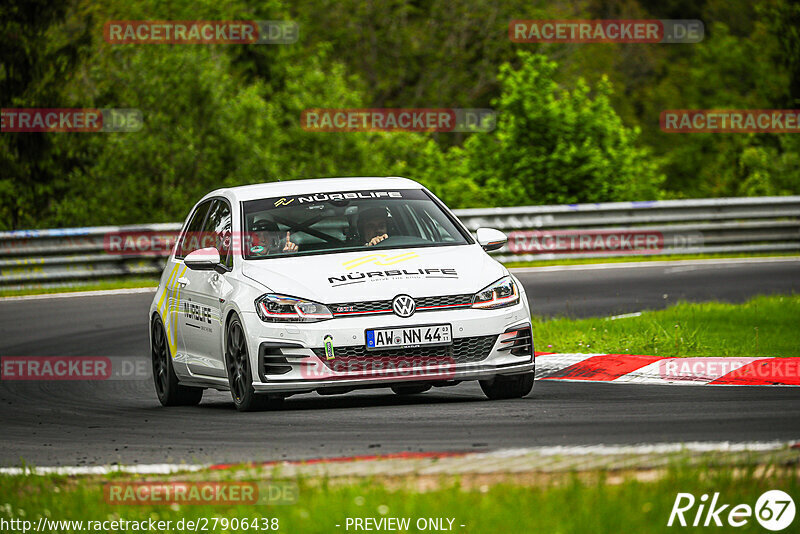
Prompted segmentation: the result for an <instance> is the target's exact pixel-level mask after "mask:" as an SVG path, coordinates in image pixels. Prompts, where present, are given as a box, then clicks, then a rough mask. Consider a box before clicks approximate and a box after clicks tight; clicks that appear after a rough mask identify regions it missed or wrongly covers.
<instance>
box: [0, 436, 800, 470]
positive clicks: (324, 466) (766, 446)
mask: <svg viewBox="0 0 800 534" xmlns="http://www.w3.org/2000/svg"><path fill="white" fill-rule="evenodd" d="M797 447H798V441H797V440H794V441H750V442H730V441H718V442H713V441H712V442H706V441H692V442H686V443H679V442H676V443H652V444H646V443H640V444H634V445H603V444H600V445H556V446H543V447H524V448H516V449H499V450H496V451H490V452H478V453H466V454H464V455H463V456H445V457H442V458H436V457H430V458H410V459H402V458H401V459H398V458H391V457H389V458H376V459H369V460H358V459H354V460H352V461H350V462H342V461H341V460H340V459H337V458H330V459H329V460H330V461H329V462H316V463H314V464H307V465H305V464H303V463H302V462H282V463H283V464H285V465H287V466H293V467H294V468H296V469H297V470H299V471H298V473H300V471H303V472H304V473H306V474H308V470H309V469H310V470H313V471H315V472H317V474H321V475H324V474H325V473H327V472H328V468H332V469H333V470H337V469H339V470H341V469H344V470H345V471H346V472H347V473H348V474H349V475H352V474H353V473H354V471H353V467H355V466H357V465H358V466H366V465H376V464H375V462H384V463H386V464H387V465H386V468H385V469H383V468H381V472H382V473H383V474H392V473H393V472H395V471H398V470H399V471H398V472H403V473H407V474H413V473H416V472H417V470H418V469H423V468H425V467H426V466H429V465H432V464H437V465H438V464H439V463H446V464H447V466H448V469H452V472H453V473H458V472H461V471H463V470H465V469H467V470H470V469H476V468H481V470H482V471H483V469H482V467H483V466H486V467H487V469H488V471H487V472H493V471H502V470H503V469H504V467H503V466H504V463H503V460H511V459H514V458H519V457H524V456H565V457H575V456H588V455H596V456H618V455H661V454H674V453H681V452H691V453H706V452H768V451H778V450H784V449H789V448H797ZM390 464H391V465H390ZM490 464H492V465H490ZM341 466H344V467H341ZM209 467H211V465H210V464H196V465H190V464H153V465H113V466H58V467H24V468H23V467H2V468H0V475H49V474H59V475H105V474H108V473H131V474H154V475H165V474H173V473H178V472H182V471H183V472H186V471H191V472H196V471H202V470H204V469H207V468H209ZM368 471H369V473H372V474H374V469H372V470H368ZM365 473H366V472H365Z"/></svg>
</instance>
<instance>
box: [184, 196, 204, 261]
mask: <svg viewBox="0 0 800 534" xmlns="http://www.w3.org/2000/svg"><path fill="white" fill-rule="evenodd" d="M210 207H211V201H210V200H206V201H205V202H203V203H202V204H200V205H199V206H197V209H195V210H194V213H193V214H192V218H191V219H189V224H187V225H186V230H184V232H183V234H182V235H181V239H180V242H179V243H178V248H177V250H176V251H175V258H178V259H183V258H184V257H186V255H187V254H189V253H190V252H194V251H195V250H198V249H201V248H203V239H202V236H201V230H202V229H203V222H205V220H206V214H208V208H210Z"/></svg>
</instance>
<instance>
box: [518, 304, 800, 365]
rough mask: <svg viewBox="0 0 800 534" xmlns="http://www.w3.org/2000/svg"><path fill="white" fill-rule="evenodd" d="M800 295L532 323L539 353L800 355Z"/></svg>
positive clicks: (682, 305) (535, 321) (688, 305)
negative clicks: (617, 315)
mask: <svg viewBox="0 0 800 534" xmlns="http://www.w3.org/2000/svg"><path fill="white" fill-rule="evenodd" d="M798 321H800V295H789V296H785V295H773V296H761V297H756V298H754V299H752V300H750V301H748V302H746V303H744V304H726V303H720V302H706V303H699V304H694V303H679V304H676V305H675V306H672V307H670V308H667V309H666V310H660V311H649V312H642V315H641V316H638V317H626V318H620V319H616V320H610V319H608V318H595V319H578V320H571V319H550V320H548V319H536V318H534V322H533V337H534V341H535V342H536V350H539V351H542V352H586V353H592V352H601V353H606V354H649V355H652V356H765V357H784V356H800V328H798Z"/></svg>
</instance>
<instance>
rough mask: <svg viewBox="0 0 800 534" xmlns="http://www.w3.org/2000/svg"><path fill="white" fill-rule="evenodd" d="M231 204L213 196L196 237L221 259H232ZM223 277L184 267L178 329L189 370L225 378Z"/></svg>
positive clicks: (228, 262) (222, 260)
mask: <svg viewBox="0 0 800 534" xmlns="http://www.w3.org/2000/svg"><path fill="white" fill-rule="evenodd" d="M231 238H232V218H231V207H230V204H229V203H228V201H227V200H225V199H221V198H219V199H214V200H213V202H212V204H211V207H210V209H209V211H208V215H207V216H206V219H205V222H204V224H203V227H202V229H201V231H200V235H199V236H198V239H197V241H198V243H199V244H200V246H201V248H206V247H214V248H216V249H217V251H218V252H219V255H220V262H221V263H222V264H223V265H227V266H228V269H230V267H231V266H232V265H231V262H232V259H233V258H232V251H231V241H232V239H231ZM223 276H224V275H222V274H219V273H218V272H216V271H193V270H191V269H187V270H186V272H185V274H184V275H183V276H182V277H181V278H179V279H178V285H179V287H180V290H181V296H180V300H181V313H180V314H179V315H180V326H179V327H180V331H181V334H182V335H181V339H182V340H183V349H184V351H185V354H186V362H187V365H188V368H189V371H190V372H191V373H192V374H195V375H205V376H213V377H219V378H224V377H225V376H227V375H226V373H225V366H224V363H223V358H222V334H221V332H222V323H221V321H222V318H221V306H220V293H221V289H222V286H223V282H224V280H223Z"/></svg>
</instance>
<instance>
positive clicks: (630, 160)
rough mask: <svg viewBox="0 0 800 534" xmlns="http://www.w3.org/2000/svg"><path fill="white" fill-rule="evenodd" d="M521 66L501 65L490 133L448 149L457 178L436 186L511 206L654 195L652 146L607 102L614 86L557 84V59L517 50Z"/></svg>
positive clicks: (459, 196) (469, 199)
mask: <svg viewBox="0 0 800 534" xmlns="http://www.w3.org/2000/svg"><path fill="white" fill-rule="evenodd" d="M520 63H521V67H520V68H518V69H514V68H512V67H511V65H509V64H505V65H503V66H502V67H501V68H500V76H499V82H500V85H501V87H502V94H501V96H500V97H499V98H498V99H497V100H496V101H495V102H494V103H493V106H494V108H495V109H496V110H497V112H498V113H499V121H498V125H497V130H496V132H495V133H494V134H493V135H485V134H483V135H482V134H473V135H472V137H470V138H469V139H468V140H467V141H466V143H465V144H464V147H463V148H459V147H456V148H453V149H451V151H450V153H449V154H448V163H449V166H450V169H451V172H452V176H454V177H455V181H447V180H445V181H443V182H441V183H440V184H438V186H437V189H438V190H440V191H442V192H443V193H444V195H445V196H446V197H448V198H449V199H450V202H451V203H452V202H453V201H454V199H456V202H455V204H456V205H475V204H478V205H484V206H497V205H501V206H509V205H522V204H563V203H575V202H603V201H611V200H619V199H628V198H635V199H653V198H657V197H658V196H659V184H660V183H661V181H662V179H663V177H662V175H661V174H660V173H659V170H658V166H657V164H656V162H655V161H654V160H653V158H652V156H651V155H650V153H649V150H647V149H646V148H642V147H639V146H637V144H636V140H637V136H638V130H637V129H634V128H628V127H626V126H625V125H624V124H623V123H622V120H621V119H620V118H619V116H618V115H617V114H616V113H615V111H614V109H613V107H612V106H611V103H610V95H611V86H610V84H609V83H607V82H606V81H601V83H599V84H598V85H597V87H595V89H594V93H593V94H592V91H591V90H590V88H589V86H588V85H587V84H586V83H585V82H584V81H583V80H578V81H577V83H576V86H575V88H574V89H572V90H566V89H562V88H560V87H559V86H558V84H557V83H556V82H555V81H554V77H555V74H556V70H557V65H556V63H555V62H553V61H550V60H548V59H547V58H546V57H544V56H542V55H536V54H528V53H520Z"/></svg>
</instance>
